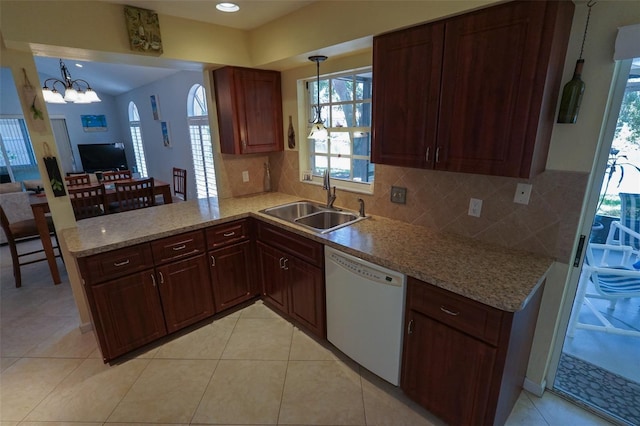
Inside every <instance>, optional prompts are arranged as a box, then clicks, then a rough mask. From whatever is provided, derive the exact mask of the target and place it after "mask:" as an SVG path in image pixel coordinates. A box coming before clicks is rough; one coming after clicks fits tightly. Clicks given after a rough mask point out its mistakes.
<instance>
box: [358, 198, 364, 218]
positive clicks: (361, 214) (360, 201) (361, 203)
mask: <svg viewBox="0 0 640 426" xmlns="http://www.w3.org/2000/svg"><path fill="white" fill-rule="evenodd" d="M358 202H359V203H360V217H366V215H365V214H364V200H363V199H362V198H358Z"/></svg>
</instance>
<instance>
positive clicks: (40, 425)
mask: <svg viewBox="0 0 640 426" xmlns="http://www.w3.org/2000/svg"><path fill="white" fill-rule="evenodd" d="M0 426H1V425H0ZM20 426H102V423H101V422H73V423H69V422H20ZM154 426H157V425H154Z"/></svg>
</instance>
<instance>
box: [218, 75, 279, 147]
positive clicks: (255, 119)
mask: <svg viewBox="0 0 640 426" xmlns="http://www.w3.org/2000/svg"><path fill="white" fill-rule="evenodd" d="M213 78H214V85H215V95H216V103H217V111H218V127H219V129H220V150H221V152H222V153H224V154H253V153H260V152H272V151H282V149H283V131H282V126H283V121H282V92H281V83H280V73H279V72H277V71H269V70H257V69H250V68H239V67H224V68H220V69H217V70H215V71H214V72H213Z"/></svg>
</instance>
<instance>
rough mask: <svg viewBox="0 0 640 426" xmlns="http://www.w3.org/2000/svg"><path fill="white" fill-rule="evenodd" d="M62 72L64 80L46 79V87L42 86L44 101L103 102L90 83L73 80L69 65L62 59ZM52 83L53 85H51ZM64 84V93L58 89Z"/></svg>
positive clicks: (61, 102) (58, 102)
mask: <svg viewBox="0 0 640 426" xmlns="http://www.w3.org/2000/svg"><path fill="white" fill-rule="evenodd" d="M60 74H61V75H62V80H60V79H58V78H48V79H46V80H45V81H44V87H43V88H42V95H43V96H44V101H45V102H48V103H50V104H66V103H67V102H69V103H75V104H90V103H93V102H101V100H100V98H99V97H98V95H97V94H96V92H94V91H93V89H91V86H90V85H89V83H88V82H87V81H85V80H82V79H79V78H78V79H76V80H73V79H72V78H71V74H70V73H69V70H68V69H67V66H66V65H65V64H64V62H62V59H60ZM49 83H51V87H49ZM56 84H57V85H58V87H59V86H60V85H62V88H61V89H62V92H63V93H64V95H63V94H62V93H61V92H59V91H58V90H57V89H56Z"/></svg>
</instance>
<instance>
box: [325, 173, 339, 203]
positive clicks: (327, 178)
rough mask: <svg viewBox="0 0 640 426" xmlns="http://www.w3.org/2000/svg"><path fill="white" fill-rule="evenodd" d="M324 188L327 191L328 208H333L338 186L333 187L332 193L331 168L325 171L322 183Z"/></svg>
mask: <svg viewBox="0 0 640 426" xmlns="http://www.w3.org/2000/svg"><path fill="white" fill-rule="evenodd" d="M322 189H324V190H325V191H327V208H328V209H332V208H333V203H334V201H336V187H335V186H334V187H333V194H332V193H331V177H330V176H329V169H327V170H325V171H324V180H323V183H322Z"/></svg>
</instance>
